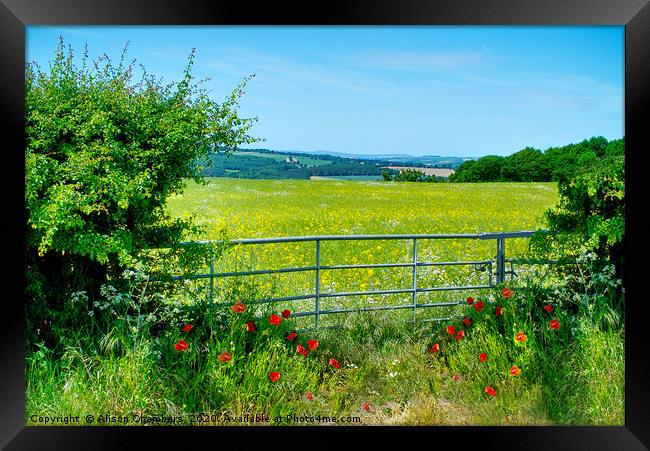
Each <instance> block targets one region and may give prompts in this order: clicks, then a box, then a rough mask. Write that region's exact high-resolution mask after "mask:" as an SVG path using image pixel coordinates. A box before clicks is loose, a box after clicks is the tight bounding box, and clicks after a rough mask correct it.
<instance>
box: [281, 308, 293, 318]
mask: <svg viewBox="0 0 650 451" xmlns="http://www.w3.org/2000/svg"><path fill="white" fill-rule="evenodd" d="M289 315H291V310H289V309H284V310H282V316H283V317H284V318H285V319H286V318H289Z"/></svg>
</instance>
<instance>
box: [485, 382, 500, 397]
mask: <svg viewBox="0 0 650 451" xmlns="http://www.w3.org/2000/svg"><path fill="white" fill-rule="evenodd" d="M485 393H487V394H488V395H490V396H496V395H497V392H496V390H495V389H493V388H492V387H490V386H489V385H488V386H487V387H485Z"/></svg>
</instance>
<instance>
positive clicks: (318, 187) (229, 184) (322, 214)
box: [168, 178, 557, 325]
mask: <svg viewBox="0 0 650 451" xmlns="http://www.w3.org/2000/svg"><path fill="white" fill-rule="evenodd" d="M556 201H557V187H556V184H555V183H478V184H449V183H438V184H436V183H407V182H392V183H386V182H383V181H364V182H358V181H354V182H352V181H333V180H245V179H226V178H210V179H208V183H207V185H198V184H196V183H194V182H190V183H188V185H187V188H186V190H185V192H184V193H183V194H182V195H180V196H176V197H174V198H171V199H170V201H169V203H168V206H169V211H170V212H171V213H172V214H173V215H174V216H177V217H181V218H186V217H188V216H189V215H195V218H196V222H197V223H198V224H201V225H203V226H205V228H206V232H205V234H204V235H202V236H196V237H194V238H195V239H201V240H209V239H216V238H218V237H219V236H220V231H221V230H225V231H226V232H227V236H229V237H230V238H263V237H287V236H305V235H351V234H378V235H385V234H457V233H479V232H499V231H517V230H536V229H539V228H542V227H543V224H544V222H543V218H542V216H543V213H544V211H545V210H546V209H548V208H550V207H552V206H553V205H554V204H555V202H556ZM412 246H413V244H412V240H398V241H356V242H351V241H339V242H336V241H327V242H323V243H321V264H322V265H345V264H348V265H350V264H378V263H409V262H411V261H412ZM527 250H528V240H527V239H512V240H507V242H506V255H507V257H508V258H512V257H522V256H525V255H526V253H527ZM495 252H496V242H495V241H494V240H486V241H482V240H462V239H454V240H420V241H419V242H418V248H417V253H418V261H420V262H423V261H428V262H446V261H480V260H490V259H493V258H494V255H495ZM314 264H315V244H314V242H306V243H278V244H264V245H255V246H250V245H249V246H238V247H237V248H235V249H233V250H231V251H230V252H229V253H228V254H227V255H226V256H224V257H223V258H222V259H221V260H220V261H218V262H217V264H216V266H215V268H216V270H217V271H223V272H228V271H235V270H240V271H241V270H252V269H271V268H282V267H301V266H312V265H314ZM518 269H523V270H525V269H526V268H518ZM493 270H494V268H493ZM320 278H321V292H322V293H327V292H344V291H345V292H351V291H377V290H387V289H400V288H403V289H407V288H410V287H411V285H412V272H411V268H408V267H404V268H365V269H347V270H328V271H321V275H320ZM231 280H232V278H229V279H222V280H221V282H220V283H217V284H216V285H215V287H216V288H217V291H224V292H228V290H227V286H228V285H229V283H230V281H231ZM248 280H252V281H254V282H255V283H256V284H257V285H258V287H259V288H260V289H261V290H262V292H264V294H265V296H267V297H284V296H292V295H300V294H309V293H314V291H315V281H314V272H313V271H310V272H304V273H289V274H275V275H259V276H253V277H249V278H248ZM488 281H489V279H488V274H487V272H485V271H482V272H481V271H476V270H474V267H473V266H472V265H461V266H430V267H420V268H418V275H417V283H418V287H444V286H469V285H486V284H487V283H488ZM192 286H197V288H196V289H198V290H200V289H201V288H203V289H205V288H206V287H207V282H197V283H196V284H193V285H192ZM478 294H479V292H478V291H476V290H474V291H472V290H469V291H466V292H454V291H440V292H430V293H420V294H418V301H419V302H421V303H425V302H426V303H435V302H443V301H444V302H449V301H457V300H459V299H464V298H465V297H466V296H475V295H478ZM313 302H314V301H313V300H307V301H293V302H291V303H286V305H284V306H282V308H285V307H286V308H290V309H292V310H296V311H312V310H313ZM409 303H412V298H411V295H410V294H409V293H406V294H384V295H374V296H355V297H352V296H351V297H345V298H341V297H336V298H323V299H321V305H320V307H321V309H328V308H332V309H334V308H350V307H356V306H376V305H396V306H397V305H401V304H409ZM433 310H436V311H435V312H434V311H433ZM455 313H458V312H457V309H456V308H453V307H441V308H436V309H421V310H418V313H417V315H418V316H419V317H431V316H434V317H435V316H447V315H451V314H455ZM340 320H341V318H340V315H329V316H327V317H323V319H322V321H323V322H322V324H324V325H329V324H334V323H338V322H339V321H340Z"/></svg>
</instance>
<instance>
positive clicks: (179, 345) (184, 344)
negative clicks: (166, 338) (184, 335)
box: [174, 340, 187, 351]
mask: <svg viewBox="0 0 650 451" xmlns="http://www.w3.org/2000/svg"><path fill="white" fill-rule="evenodd" d="M174 348H176V350H177V351H186V350H187V342H186V341H185V340H178V343H176V344H175V345H174Z"/></svg>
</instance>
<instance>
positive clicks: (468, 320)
mask: <svg viewBox="0 0 650 451" xmlns="http://www.w3.org/2000/svg"><path fill="white" fill-rule="evenodd" d="M463 322H464V323H465V325H466V326H469V325H470V324H472V320H471V319H470V318H468V317H465V318H463Z"/></svg>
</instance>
